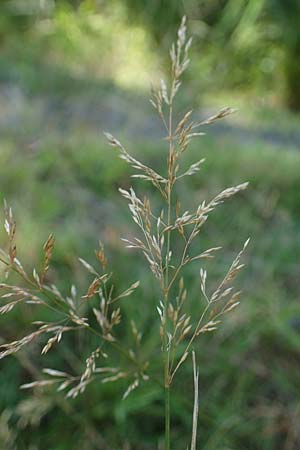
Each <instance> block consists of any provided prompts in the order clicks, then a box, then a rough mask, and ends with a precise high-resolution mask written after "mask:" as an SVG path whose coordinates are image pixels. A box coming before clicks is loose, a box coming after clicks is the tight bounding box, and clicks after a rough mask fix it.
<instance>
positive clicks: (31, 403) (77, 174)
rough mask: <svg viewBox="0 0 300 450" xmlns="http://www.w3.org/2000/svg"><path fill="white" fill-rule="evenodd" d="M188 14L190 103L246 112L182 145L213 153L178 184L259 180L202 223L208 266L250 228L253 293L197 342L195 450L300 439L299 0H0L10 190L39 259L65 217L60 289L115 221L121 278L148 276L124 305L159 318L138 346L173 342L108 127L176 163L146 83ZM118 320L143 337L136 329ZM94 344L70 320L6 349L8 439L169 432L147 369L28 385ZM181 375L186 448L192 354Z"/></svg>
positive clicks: (36, 442) (3, 176)
mask: <svg viewBox="0 0 300 450" xmlns="http://www.w3.org/2000/svg"><path fill="white" fill-rule="evenodd" d="M183 14H186V15H187V18H188V27H189V33H190V34H191V35H193V39H194V42H193V47H192V52H191V65H190V69H189V71H188V72H187V74H186V75H185V80H184V81H185V89H183V90H182V93H181V94H180V96H179V104H178V111H186V110H187V108H188V107H189V106H192V107H193V109H194V111H195V116H196V117H206V116H207V115H209V114H210V113H212V112H215V111H216V110H218V109H219V108H220V107H222V106H226V105H228V106H232V107H236V108H238V109H239V113H238V114H235V115H234V116H231V117H230V118H229V119H228V120H227V119H226V120H225V121H224V122H220V123H217V124H216V125H214V126H212V127H211V128H209V129H207V130H205V131H207V135H206V136H204V137H203V138H201V140H200V141H198V143H197V144H194V145H193V146H192V148H191V150H190V153H189V154H188V156H187V160H186V163H188V162H189V161H193V160H197V159H199V154H200V155H201V157H203V156H204V157H206V159H207V161H206V164H205V165H204V166H203V167H204V168H203V170H202V171H201V172H200V174H199V175H197V176H196V177H192V178H189V179H188V181H187V182H186V183H185V184H184V185H181V187H180V191H179V194H180V195H181V197H182V203H183V204H186V205H187V207H189V206H190V205H192V204H194V205H195V206H196V205H198V204H199V203H200V202H201V201H202V200H203V198H206V197H209V196H211V195H213V194H216V193H217V192H219V191H220V190H221V189H223V188H225V187H228V186H232V185H234V184H238V183H240V182H243V181H246V180H248V181H250V187H249V189H248V190H247V192H246V193H244V194H242V195H239V196H238V197H236V198H234V199H233V200H231V201H230V202H229V203H227V204H226V205H224V206H223V207H221V208H220V209H219V210H218V211H217V212H216V213H214V214H213V215H212V217H211V219H210V224H209V225H208V226H207V227H206V228H205V229H204V232H203V236H202V242H201V245H203V246H204V248H207V247H209V246H216V245H223V246H224V249H225V250H224V252H223V253H222V255H220V256H219V258H218V259H217V260H215V261H213V262H210V263H209V264H208V265H207V270H208V273H209V277H210V278H211V282H212V283H213V282H214V280H216V279H217V277H218V276H220V274H221V273H223V271H224V270H225V269H226V267H227V266H228V263H229V261H230V260H231V259H232V256H233V255H234V254H235V253H236V252H237V251H238V249H239V248H241V246H242V244H243V242H244V241H245V240H246V238H247V237H248V236H251V238H252V241H251V248H250V251H249V253H248V257H247V269H246V270H245V273H244V278H243V280H242V282H241V285H242V286H243V289H244V299H243V304H242V306H241V307H240V308H239V310H238V311H236V312H235V313H234V314H233V315H232V316H231V318H230V319H228V320H227V322H226V324H225V325H224V326H223V327H222V330H221V331H220V332H218V333H217V334H215V335H214V336H212V335H211V336H209V338H208V339H203V340H202V341H200V342H199V344H198V346H199V347H198V349H199V364H200V425H199V427H200V431H199V450H200V449H201V450H249V449H251V450H256V449H257V450H261V449H264V450H299V447H300V429H299V421H300V402H299V399H300V397H299V387H300V370H299V365H300V302H299V293H300V283H299V279H300V278H299V277H300V266H299V262H300V152H299V150H300V126H299V125H300V116H299V110H300V3H299V1H298V0H248V1H247V0H182V1H175V0H151V1H142V0H123V1H122V0H103V1H101V0H99V1H97V0H85V1H80V0H77V1H75V0H74V1H71V0H70V1H59V0H57V1H55V0H1V2H0V131H1V132H0V183H1V184H0V196H1V200H2V198H4V197H5V198H6V199H7V201H8V202H9V203H10V204H11V205H12V206H13V209H14V213H15V216H16V218H17V223H18V245H19V247H20V253H21V255H22V258H21V259H22V260H23V262H25V265H26V267H28V268H32V267H33V266H37V265H38V264H39V262H40V261H41V258H42V252H41V247H42V245H43V243H44V242H45V240H46V238H47V236H48V235H49V233H50V232H53V233H54V234H55V236H56V241H57V244H56V250H55V253H54V265H53V268H52V271H51V273H50V277H51V281H53V282H55V283H57V285H58V286H59V287H60V288H61V290H62V291H63V292H67V291H68V290H69V289H70V286H71V284H72V283H75V284H76V285H77V286H78V287H79V289H80V288H82V289H84V288H85V287H86V286H87V285H88V281H89V280H88V279H87V276H86V274H85V273H83V272H82V270H81V269H80V267H79V265H78V261H77V257H78V256H81V257H82V258H84V259H86V260H88V261H91V262H92V261H93V258H94V257H93V248H96V246H97V242H98V239H99V238H101V240H102V241H103V242H104V243H105V245H106V248H107V252H108V257H109V261H110V263H111V264H112V266H113V271H114V275H115V280H116V284H117V286H118V288H120V289H121V288H125V287H127V286H128V280H130V281H132V282H133V281H135V280H137V279H141V281H142V287H141V288H140V289H139V292H137V293H136V294H135V295H134V296H133V297H132V298H129V299H128V300H127V301H126V306H125V312H124V315H125V318H126V317H127V318H130V317H134V318H135V320H136V323H137V324H139V326H140V328H141V329H145V335H144V339H143V344H142V349H141V352H142V353H144V354H145V355H146V356H147V355H148V353H149V354H150V353H151V351H152V349H153V348H155V346H156V345H157V346H158V347H159V343H158V340H157V335H158V332H157V329H156V328H155V326H154V325H153V327H152V329H151V325H150V327H149V324H154V322H155V319H156V316H155V312H154V309H155V305H156V304H157V298H156V296H155V295H153V291H154V288H153V286H154V283H155V281H154V279H153V278H152V275H151V274H149V273H148V269H147V267H146V264H145V263H144V262H143V261H142V259H141V258H140V257H139V256H137V255H136V254H134V253H130V252H129V251H128V250H126V249H125V248H124V246H123V244H122V243H121V241H120V236H130V235H132V233H133V232H134V231H133V230H134V227H133V225H132V224H131V222H130V219H129V217H128V213H127V207H126V205H125V204H124V202H123V201H122V199H120V198H119V194H118V192H117V188H118V187H119V186H122V187H124V188H127V187H129V186H130V184H131V182H132V181H131V179H130V170H129V168H128V167H127V166H126V165H125V163H123V162H122V161H120V160H119V159H118V158H117V155H116V153H115V152H114V151H113V150H112V149H110V148H108V146H107V143H106V142H105V141H104V139H103V135H102V131H103V130H109V131H111V132H112V133H113V134H115V135H116V136H117V137H118V138H120V139H122V140H123V141H124V142H125V143H126V144H127V146H128V149H129V150H130V151H131V152H132V153H133V154H135V155H138V157H139V158H141V159H142V160H143V161H144V162H146V163H148V164H151V165H153V166H155V167H158V168H161V167H162V165H163V164H165V154H166V153H165V152H166V149H165V145H164V143H163V141H161V140H160V138H161V136H162V135H163V134H162V129H161V126H160V123H159V121H158V120H156V117H155V115H154V113H153V111H152V110H151V105H149V102H148V95H149V88H150V84H151V82H153V84H154V85H155V84H156V83H157V82H158V81H159V80H160V78H161V76H162V74H163V73H164V71H165V70H166V68H167V67H168V66H167V64H168V48H169V47H170V44H171V42H172V41H173V39H174V36H175V33H176V29H177V27H178V24H179V22H180V19H181V17H182V15H183ZM143 189H145V188H144V187H143V186H142V191H143ZM1 242H4V231H3V230H1ZM198 271H199V266H197V264H196V265H195V266H194V267H192V268H191V269H190V270H189V272H188V273H187V274H186V280H187V281H186V285H187V286H188V287H189V293H190V295H191V297H192V299H193V298H195V299H196V298H197V296H199V275H198ZM1 278H3V274H1ZM124 305H125V303H124ZM33 318H34V314H33V312H32V311H31V310H30V309H29V310H28V309H24V310H23V309H20V310H19V311H16V312H12V313H10V314H9V315H8V316H6V317H2V319H1V333H0V336H1V340H2V341H3V340H7V339H13V338H15V337H16V336H23V335H25V334H26V331H28V330H29V329H30V325H29V324H30V321H31V320H32V319H33ZM149 328H150V329H149ZM122 333H123V339H124V340H126V339H128V343H129V344H130V342H131V341H130V340H132V337H130V333H129V331H128V330H126V329H123V330H122ZM94 344H95V342H93V341H91V340H89V341H87V340H85V338H84V337H83V336H80V337H79V338H77V337H76V336H74V337H70V338H68V339H66V340H65V341H64V342H63V345H60V346H59V347H57V351H56V352H52V353H49V356H48V357H46V359H45V357H44V358H42V357H40V355H39V352H40V346H39V345H35V346H33V347H32V348H31V350H30V352H27V353H25V352H22V353H19V354H18V355H17V357H15V358H14V357H10V358H7V359H4V360H2V361H1V371H0V386H1V388H0V413H1V414H0V447H1V448H3V449H5V450H12V449H20V450H23V449H24V450H25V449H26V450H27V449H28V450H46V449H47V450H77V449H81V450H92V449H99V450H100V449H101V450H102V449H103V450H106V449H109V450H148V449H149V450H150V449H151V450H152V449H157V448H161V445H162V440H163V426H162V419H161V418H162V415H163V402H162V393H161V392H160V390H159V389H157V387H156V386H150V385H149V386H147V385H145V386H143V387H142V388H141V389H140V390H137V391H136V392H134V393H132V395H131V396H130V397H129V398H128V399H127V400H126V401H123V402H122V401H121V400H120V398H121V396H122V393H123V391H124V384H123V383H114V384H107V385H101V384H97V383H93V384H91V385H90V386H89V387H88V389H87V391H86V392H85V394H84V395H83V396H81V397H79V398H77V399H76V400H70V401H66V400H65V399H64V398H63V395H60V394H57V393H53V391H52V390H49V391H48V390H44V391H38V390H37V391H34V392H29V391H28V392H27V391H25V392H24V391H20V390H19V385H20V384H22V383H24V382H27V381H31V380H32V379H33V378H34V377H35V376H36V373H38V371H39V370H40V369H41V367H45V366H47V367H55V368H57V369H64V368H66V367H68V368H72V370H74V371H75V372H76V371H80V370H82V367H83V365H84V360H85V357H86V355H87V354H88V353H89V350H90V351H91V350H93V348H94ZM130 345H131V344H130ZM44 359H45V361H44ZM177 388H178V389H177V390H176V389H174V390H176V393H175V394H174V397H173V400H172V408H173V418H172V429H173V431H172V433H173V447H172V449H173V450H179V449H180V450H182V449H184V448H186V445H187V443H188V441H189V436H190V428H191V415H192V377H191V368H190V366H186V368H184V369H182V370H181V372H180V373H179V378H178V380H177Z"/></svg>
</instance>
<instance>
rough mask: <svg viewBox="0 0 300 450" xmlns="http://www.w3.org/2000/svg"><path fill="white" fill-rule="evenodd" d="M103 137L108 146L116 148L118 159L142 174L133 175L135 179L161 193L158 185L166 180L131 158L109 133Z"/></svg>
mask: <svg viewBox="0 0 300 450" xmlns="http://www.w3.org/2000/svg"><path fill="white" fill-rule="evenodd" d="M104 135H105V137H106V138H107V140H108V142H109V144H110V145H111V146H113V147H117V148H118V149H119V150H120V158H121V159H123V160H124V161H126V162H127V163H128V164H130V165H131V166H132V167H133V168H134V169H137V170H140V171H141V172H142V174H138V175H133V177H135V178H142V179H144V180H148V181H151V182H152V184H153V185H154V186H155V187H156V188H158V189H159V190H160V192H162V190H161V187H160V183H162V184H165V183H167V180H166V179H165V178H164V177H162V176H161V175H159V174H158V173H157V172H155V170H153V169H151V168H150V167H147V166H145V164H142V163H141V162H140V161H138V160H137V159H135V158H133V156H131V155H130V154H129V153H128V152H127V151H126V150H125V148H124V147H123V145H122V144H121V143H120V142H119V141H118V140H117V139H116V138H114V137H113V136H112V135H111V134H110V133H106V132H105V133H104Z"/></svg>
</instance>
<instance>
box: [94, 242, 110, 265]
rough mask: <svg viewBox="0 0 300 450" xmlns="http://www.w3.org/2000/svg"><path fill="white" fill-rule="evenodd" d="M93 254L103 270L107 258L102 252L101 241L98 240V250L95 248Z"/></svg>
mask: <svg viewBox="0 0 300 450" xmlns="http://www.w3.org/2000/svg"><path fill="white" fill-rule="evenodd" d="M95 255H96V257H97V259H98V260H99V261H100V263H101V266H102V269H103V270H105V269H106V266H107V259H106V256H105V253H104V246H103V244H102V242H101V241H99V250H95Z"/></svg>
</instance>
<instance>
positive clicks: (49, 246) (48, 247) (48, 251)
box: [40, 234, 55, 284]
mask: <svg viewBox="0 0 300 450" xmlns="http://www.w3.org/2000/svg"><path fill="white" fill-rule="evenodd" d="M54 243H55V239H54V237H53V235H52V234H50V236H49V237H48V239H47V241H46V242H45V244H44V247H43V250H44V254H45V260H44V266H43V270H42V275H41V281H40V283H41V284H43V282H44V280H45V276H46V274H47V271H48V269H49V264H50V260H51V257H52V252H53V248H54Z"/></svg>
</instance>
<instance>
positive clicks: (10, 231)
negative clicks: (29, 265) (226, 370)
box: [4, 200, 17, 274]
mask: <svg viewBox="0 0 300 450" xmlns="http://www.w3.org/2000/svg"><path fill="white" fill-rule="evenodd" d="M4 217H5V221H4V229H5V231H6V233H7V235H8V247H9V248H8V255H9V260H10V265H12V264H13V263H14V261H15V259H16V256H17V247H16V244H15V242H14V240H15V235H16V222H15V220H14V218H13V213H12V209H11V208H9V207H8V206H7V203H6V201H5V200H4ZM8 270H9V267H8V268H7V272H6V273H7V274H8Z"/></svg>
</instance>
